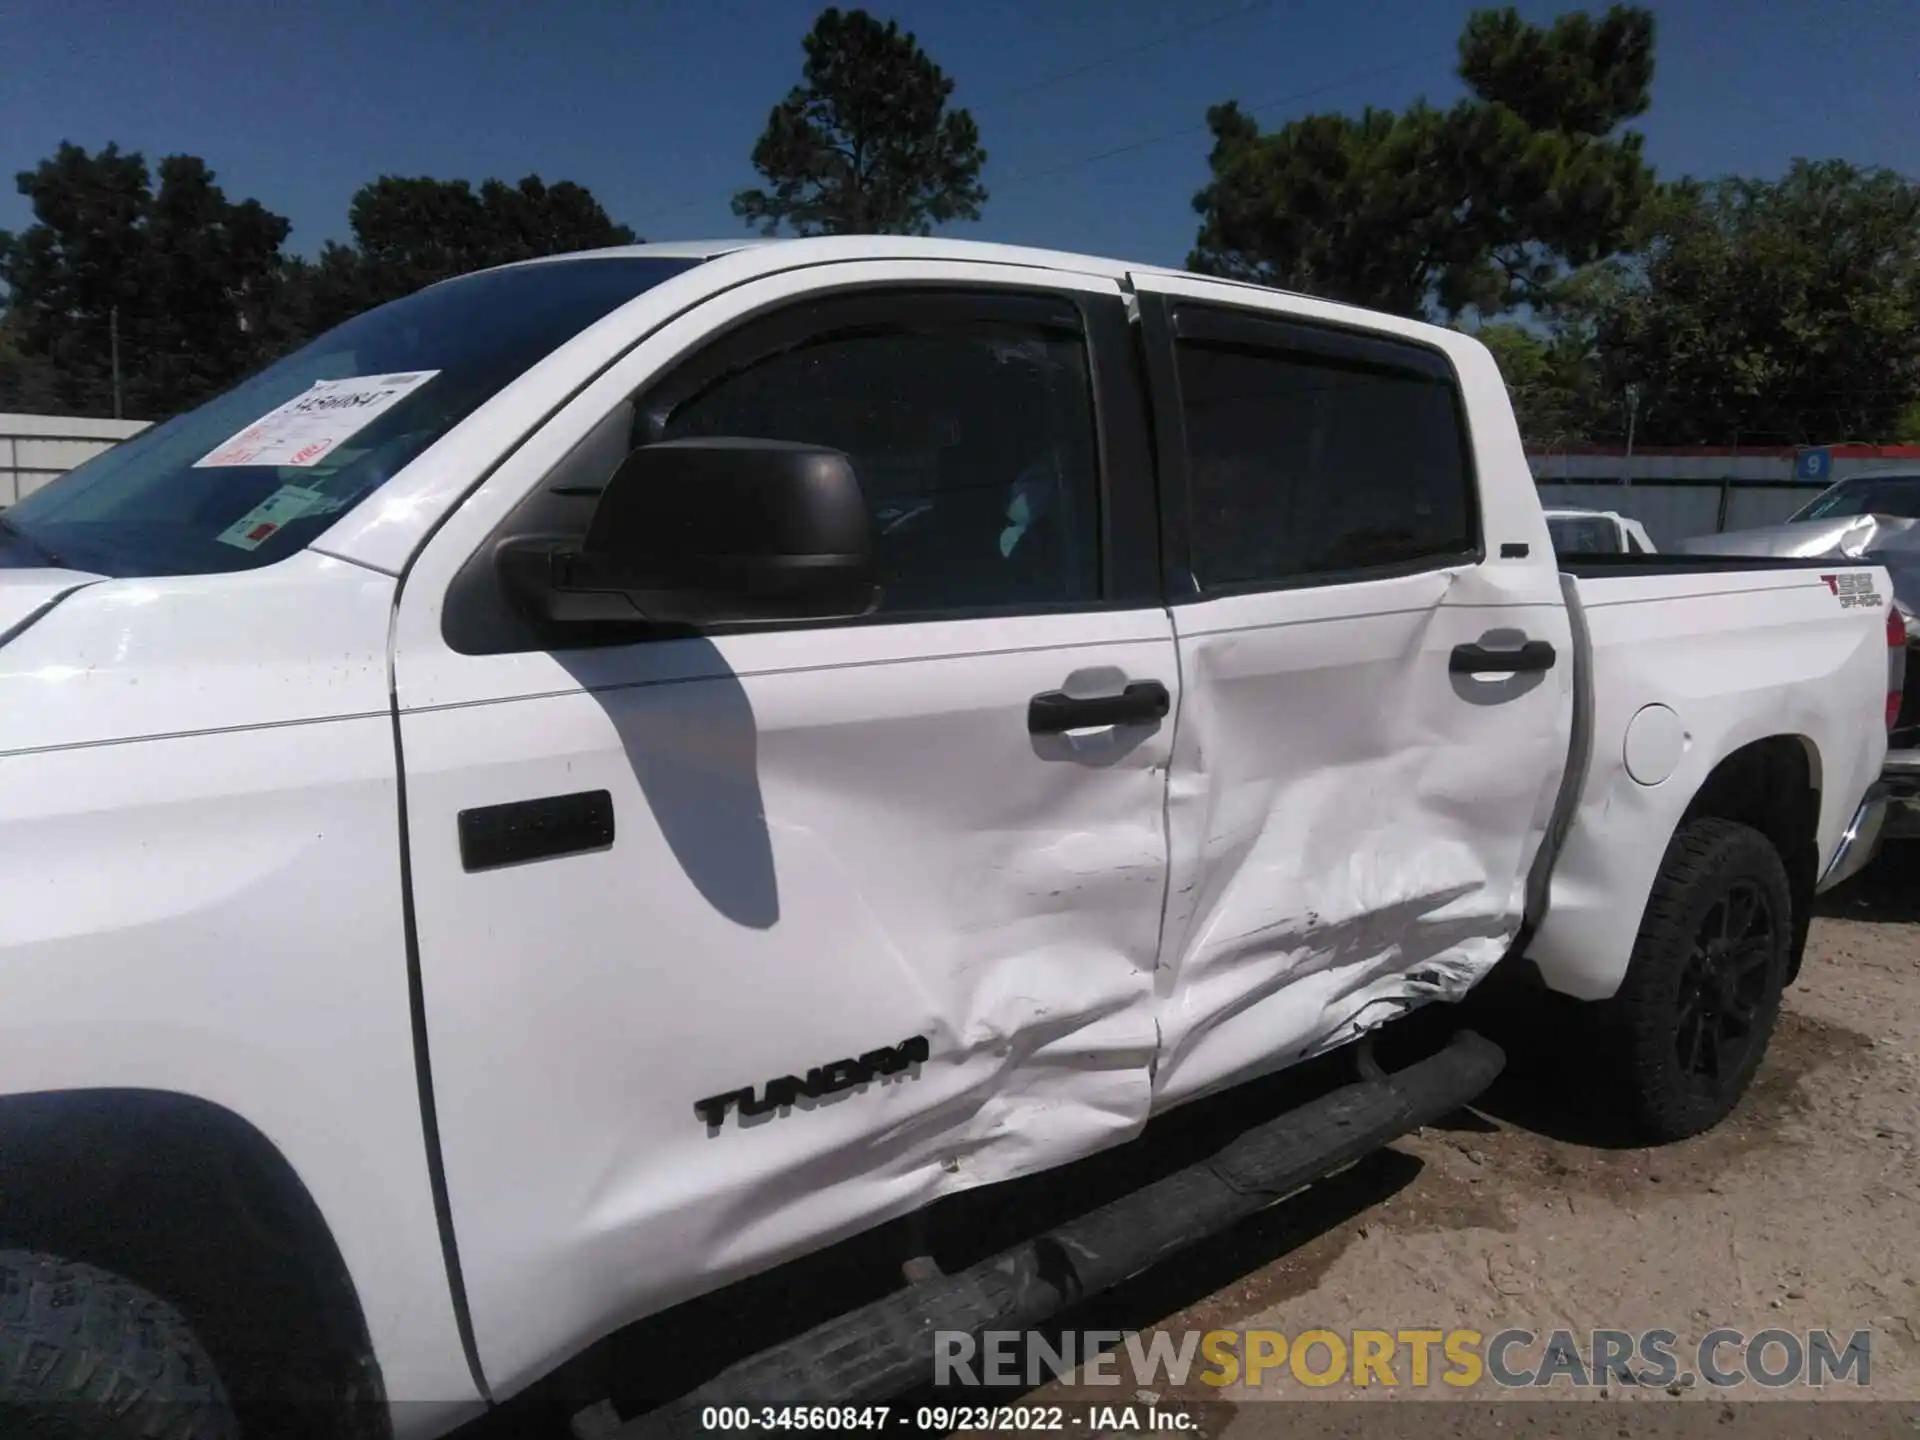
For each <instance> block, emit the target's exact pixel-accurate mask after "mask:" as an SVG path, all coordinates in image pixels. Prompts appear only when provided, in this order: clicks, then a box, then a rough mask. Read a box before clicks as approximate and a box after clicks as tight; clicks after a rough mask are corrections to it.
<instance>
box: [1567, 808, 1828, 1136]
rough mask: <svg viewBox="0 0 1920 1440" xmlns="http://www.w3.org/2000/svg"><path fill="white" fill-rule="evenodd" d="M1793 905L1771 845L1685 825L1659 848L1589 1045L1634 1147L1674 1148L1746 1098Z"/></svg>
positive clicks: (1716, 827)
mask: <svg viewBox="0 0 1920 1440" xmlns="http://www.w3.org/2000/svg"><path fill="white" fill-rule="evenodd" d="M1792 948H1793V898H1792V890H1791V888H1790V887H1789V885H1788V882H1787V872H1786V867H1785V866H1784V865H1783V864H1782V863H1781V859H1780V853H1779V851H1777V850H1776V849H1775V848H1774V846H1773V842H1772V841H1770V840H1768V839H1767V837H1766V836H1764V835H1762V834H1761V833H1760V832H1759V831H1757V830H1755V829H1753V828H1751V827H1750V826H1746V825H1740V824H1736V823H1735V822H1733V821H1731V820H1718V819H1706V820H1696V821H1694V822H1693V823H1692V824H1690V825H1687V826H1685V827H1684V828H1683V829H1682V830H1681V831H1680V832H1679V833H1678V834H1677V835H1675V836H1674V838H1673V841H1672V843H1671V844H1670V845H1668V847H1667V853H1666V858H1665V859H1664V860H1663V861H1662V862H1661V866H1660V873H1659V875H1658V876H1657V877H1656V879H1655V880H1654V884H1653V893H1652V895H1651V896H1650V897H1649V899H1648V901H1647V910H1646V914H1645V916H1644V917H1643V918H1642V920H1641V922H1640V934H1639V937H1638V938H1637V939H1636V940H1635V942H1634V947H1633V956H1632V959H1631V960H1630V961H1629V962H1628V965H1627V973H1626V977H1625V979H1624V980H1623V981H1622V982H1621V985H1620V989H1619V991H1618V993H1616V994H1615V995H1614V996H1613V998H1612V999H1610V1000H1607V1001H1603V1002H1601V1004H1600V1005H1599V1006H1598V1007H1597V1013H1596V1015H1595V1017H1594V1018H1595V1019H1596V1020H1597V1021H1598V1022H1599V1025H1598V1039H1599V1043H1600V1045H1601V1046H1602V1047H1603V1048H1602V1053H1603V1056H1604V1057H1605V1058H1606V1059H1608V1060H1610V1061H1612V1062H1613V1063H1612V1066H1611V1068H1612V1069H1613V1071H1614V1074H1615V1076H1616V1078H1617V1083H1618V1085H1619V1087H1620V1088H1619V1098H1620V1101H1621V1103H1622V1106H1623V1109H1624V1111H1625V1117H1626V1119H1627V1120H1628V1122H1629V1124H1630V1125H1631V1126H1632V1128H1633V1130H1634V1132H1635V1134H1636V1136H1637V1137H1638V1138H1642V1139H1645V1140H1647V1141H1649V1142H1654V1143H1658V1142H1662V1141H1669V1140H1680V1139H1684V1138H1685V1137H1687V1136H1689V1135H1697V1134H1699V1133H1700V1132H1701V1131H1703V1130H1710V1129H1712V1128H1713V1127H1714V1126H1715V1125H1717V1124H1719V1123H1720V1121H1722V1120H1723V1119H1725V1118H1726V1117H1727V1115H1728V1114H1729V1113H1730V1112H1731V1111H1732V1110H1733V1108H1734V1106H1735V1105H1737V1104H1738V1103H1739V1101H1740V1097H1741V1096H1742V1095H1744V1094H1745V1093H1746V1090H1747V1086H1748V1085H1749V1084H1750V1083H1751V1082H1752V1080H1753V1076H1754V1072H1755V1071H1756V1070H1757V1069H1759V1066H1760V1060H1761V1057H1762V1056H1764V1055H1765V1054H1766V1049H1767V1042H1768V1040H1769V1039H1770V1038H1771V1037H1772V1035H1773V1028H1774V1023H1775V1021H1776V1020H1777V1019H1778V1018H1779V1014H1780V992H1781V990H1782V989H1783V988H1784V987H1785V984H1786V976H1787V968H1788V965H1789V963H1790V961H1791V956H1792Z"/></svg>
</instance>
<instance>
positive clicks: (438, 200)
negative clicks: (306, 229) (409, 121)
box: [299, 175, 635, 329]
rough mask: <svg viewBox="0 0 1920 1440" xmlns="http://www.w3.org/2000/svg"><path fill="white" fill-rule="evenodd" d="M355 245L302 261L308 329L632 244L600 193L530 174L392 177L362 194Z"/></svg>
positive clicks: (355, 214) (354, 221)
mask: <svg viewBox="0 0 1920 1440" xmlns="http://www.w3.org/2000/svg"><path fill="white" fill-rule="evenodd" d="M348 223H349V224H350V225H351V227H352V230H353V241H354V243H353V244H352V245H351V246H346V245H340V244H337V243H334V242H329V243H328V244H327V245H326V246H324V247H323V248H322V250H321V252H320V256H319V259H318V260H317V261H316V262H315V263H314V264H312V265H310V266H305V267H302V269H301V271H300V273H299V280H300V284H301V286H302V288H303V289H304V291H305V296H304V306H305V310H306V328H309V329H324V328H325V327H326V326H328V325H331V324H335V323H337V322H338V321H340V320H343V319H345V318H347V317H348V316H351V315H354V314H357V313H359V312H360V311H361V310H365V309H367V308H369V307H370V306H373V305H378V304H381V303H383V302H385V301H388V300H395V299H398V298H399V297H400V296H402V295H409V294H411V293H412V292H414V291H415V290H418V289H420V288H421V287H423V286H426V285H431V284H433V283H435V282H436V281H439V280H446V279H449V278H451V277H452V276H455V275H463V274H465V273H467V272H468V271H470V270H482V269H485V268H487V267H488V266H491V265H505V264H508V263H510V262H512V261H515V260H530V259H533V258H535V257H537V256H541V255H562V254H566V253H568V252H570V251H574V250H592V249H596V248H600V247H603V246H608V245H630V244H632V243H633V242H634V238H635V237H634V233H633V231H632V230H630V229H629V228H627V227H626V226H625V225H617V224H615V223H614V222H613V221H612V220H611V219H610V218H609V217H608V215H607V212H606V211H605V210H604V209H602V208H601V205H600V202H599V201H598V200H596V199H595V198H594V196H593V192H592V191H590V190H588V189H587V188H586V187H584V186H582V185H576V184H574V183H573V182H572V181H570V180H562V181H560V182H559V183H558V184H554V185H548V184H547V183H546V182H545V181H544V180H542V179H541V178H540V177H539V176H538V175H529V176H527V177H526V178H525V179H523V180H521V181H520V182H519V183H518V184H516V185H508V184H506V183H505V182H503V181H500V180H487V181H485V182H483V183H482V184H481V186H480V188H479V190H478V191H475V190H474V188H473V186H472V185H471V184H469V183H468V182H467V181H465V180H435V179H432V178H430V177H426V176H421V177H417V178H409V177H402V176H397V175H382V176H381V177H380V178H379V179H377V180H374V181H372V182H371V183H369V184H366V185H363V186H361V187H360V189H359V190H358V191H356V192H355V193H354V197H353V202H352V205H351V206H350V208H349V210H348Z"/></svg>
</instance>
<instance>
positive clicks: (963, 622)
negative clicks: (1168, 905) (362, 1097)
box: [395, 262, 1179, 1389]
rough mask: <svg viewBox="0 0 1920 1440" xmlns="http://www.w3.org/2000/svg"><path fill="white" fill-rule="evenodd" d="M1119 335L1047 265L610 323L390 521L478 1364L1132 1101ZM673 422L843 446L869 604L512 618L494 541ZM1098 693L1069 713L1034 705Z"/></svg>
mask: <svg viewBox="0 0 1920 1440" xmlns="http://www.w3.org/2000/svg"><path fill="white" fill-rule="evenodd" d="M1128 342H1129V336H1128V332H1127V321H1126V315H1125V310H1124V307H1123V304H1122V300H1121V296H1120V293H1119V290H1118V287H1117V285H1115V284H1114V283H1113V282H1112V281H1111V280H1105V279H1099V278H1096V277H1091V276H1087V277H1081V276H1076V275H1072V274H1063V273H1058V272H1040V271H1027V270H1022V269H1019V268H1017V267H1008V266H997V265H996V266H987V265H971V264H941V263H933V264H929V263H916V264H912V265H904V264H900V263H897V262H886V263H879V262H876V263H864V264H858V265H836V266H824V267H820V266H816V267H813V268H810V269H808V270H805V271H802V272H796V273H795V274H793V275H790V276H775V277H772V278H769V279H764V280H761V281H757V282H754V283H752V284H748V285H745V286H741V287H738V288H735V289H733V290H730V291H728V292H726V293H725V294H724V295H722V296H719V297H716V298H714V299H711V300H709V301H707V302H706V303H705V304H703V305H701V306H698V307H696V308H695V309H694V310H693V311H692V312H691V313H690V314H689V315H687V316H684V317H682V318H681V319H680V320H677V321H675V322H673V323H672V324H670V325H669V326H668V327H666V328H665V329H664V330H661V331H659V332H657V333H656V334H654V335H653V336H651V337H649V338H647V339H646V340H645V341H644V342H643V343H642V344H640V345H639V347H638V348H637V349H635V350H634V351H632V352H631V353H630V354H629V355H628V357H627V358H626V359H624V360H622V361H621V362H619V364H618V365H617V366H616V367H615V368H614V369H613V370H611V371H610V372H608V373H607V374H606V375H605V376H603V377H601V378H600V379H599V380H597V381H595V382H594V383H593V384H591V385H590V386H588V388H586V389H585V390H584V391H583V392H582V393H581V394H580V395H579V397H578V398H577V399H575V400H574V401H573V402H571V403H570V404H569V405H568V406H567V407H566V408H564V409H563V410H562V411H561V412H560V413H559V414H558V415H556V416H555V418H554V419H552V420H551V421H550V422H549V424H548V425H547V426H546V427H545V429H544V430H542V431H541V432H540V433H539V434H538V435H536V436H535V437H534V439H533V440H531V441H530V442H529V443H528V444H527V445H526V446H525V447H523V448H522V449H521V450H520V451H519V452H517V453H516V454H515V455H513V456H511V457H509V458H508V459H507V460H506V461H505V462H504V463H503V464H502V465H501V466H500V468H499V469H498V470H497V471H496V472H495V473H494V474H493V475H492V476H491V477H490V478H489V479H488V480H487V481H486V482H485V483H484V485H483V486H482V487H481V488H480V489H479V490H478V491H477V492H476V493H475V494H474V495H473V496H472V497H470V498H469V499H468V501H467V502H466V503H465V504H464V505H463V506H462V508H461V509H460V510H459V511H458V512H457V513H456V514H455V516H454V517H453V518H452V520H451V521H449V523H448V524H447V525H446V526H445V528H444V529H443V530H442V531H440V532H439V534H437V535H436V536H435V537H434V538H433V539H432V540H431V541H430V542H429V544H428V546H427V548H426V549H425V550H424V551H423V553H422V556H421V558H420V560H419V562H418V564H417V565H416V567H415V569H414V571H413V573H412V574H411V575H409V577H408V578H407V580H406V582H405V588H404V591H403V594H402V599H401V602H400V614H399V617H398V622H397V624H398V629H397V642H396V656H395V673H396V684H397V703H398V709H399V731H400V741H401V746H402V751H403V763H404V767H405V777H406V824H407V843H408V849H407V854H408V858H409V863H410V872H411V882H412V893H413V903H414V911H415V916H416V924H417V929H418V953H419V967H420V976H421V991H422V999H423V1005H424V1013H425V1020H426V1030H427V1039H428V1042H429V1050H430V1055H431V1065H432V1081H433V1095H434V1100H435V1105H436V1107H437V1119H438V1128H439V1138H440V1147H441V1151H442V1154H443V1157H444V1165H445V1173H446V1184H447V1191H448V1195H449V1200H450V1206H451V1212H452V1228H453V1231H454V1234H455V1237H456V1238H457V1242H458V1248H459V1256H460V1266H461V1271H462V1274H463V1276H464V1279H465V1285H466V1292H467V1295H468V1298H469V1303H470V1308H471V1314H472V1325H473V1332H474V1336H475V1339H476V1342H477V1350H478V1353H479V1359H480V1362H481V1365H482V1367H483V1369H484V1371H485V1373H486V1375H487V1377H488V1379H489V1381H490V1382H491V1383H492V1384H493V1386H494V1387H495V1388H496V1389H503V1388H511V1387H513V1386H515V1385H517V1384H519V1383H522V1382H524V1381H525V1380H527V1379H528V1378H530V1377H531V1376H533V1375H535V1374H537V1373H539V1372H540V1371H541V1370H543V1369H544V1368H545V1367H547V1366H548V1365H550V1364H552V1363H553V1362H554V1361H556V1360H557V1359H558V1358H560V1357H562V1356H564V1355H566V1354H568V1353H571V1352H572V1351H573V1350H574V1349H576V1348H577V1347H579V1346H580V1345H581V1344H583V1343H585V1342H587V1341H590V1340H591V1339H593V1338H594V1337H595V1336H597V1335H599V1334H602V1333H605V1332H606V1331H608V1330H609V1329H611V1328H613V1327H614V1326H616V1325H618V1324H620V1323H623V1322H625V1321H628V1320H631V1319H634V1318H637V1317H638V1316H639V1315H641V1314H643V1313H646V1312H650V1311H654V1310H658V1309H661V1308H664V1307H665V1306H668V1305H670V1304H672V1303H674V1302H676V1301H679V1300H681V1299H683V1298H687V1297H689V1296H691V1295H693V1294H696V1293H699V1292H701V1291H704V1290H707V1289H711V1288H714V1287H715V1286H717V1285H719V1284H721V1283H724V1282H725V1281H727V1280H729V1279H732V1278H734V1277H737V1276H741V1275H743V1274H746V1273H749V1272H752V1271H754V1270H757V1269H762V1268H765V1267H767V1266H768V1265H770V1264H773V1263H775V1262H777V1261H779V1260H781V1259H783V1258H785V1257H787V1256H789V1255H792V1254H795V1253H797V1252H801V1251H804V1250H807V1249H810V1248H813V1247H815V1246H817V1245H819V1244H821V1243H824V1242H826V1241H829V1240H832V1239H835V1238H838V1237H841V1236H844V1235H847V1234H850V1233H853V1232H855V1231H857V1230H860V1229H862V1228H864V1227H866V1226H868V1225H871V1224H873V1223H875V1222H877V1221H879V1220H881V1219H884V1218H887V1217H889V1216H892V1215H897V1214H900V1213H903V1212H906V1211H908V1210H911V1209H914V1208H917V1207H919V1206H921V1205H923V1204H925V1203H926V1202H928V1201H930V1200H931V1199H933V1198H935V1197H937V1196H939V1195H940V1194H943V1193H945V1192H948V1191H952V1190H955V1189H958V1188H961V1187H965V1186H969V1185H973V1184H978V1183H981V1182H984V1181H991V1180H996V1179H1000V1178H1002V1177H1006V1176H1011V1175H1015V1174H1019V1173H1023V1172H1026V1171H1030V1170H1034V1169H1037V1168H1042V1167H1045V1166H1048V1165H1052V1164H1055V1163H1058V1162H1060V1161H1063V1160H1067V1159H1069V1158H1072V1157H1075V1156H1078V1155H1081V1154H1083V1153H1086V1152H1088V1151H1091V1150H1093V1149H1096V1148H1099V1147H1101V1146H1104V1145H1106V1144H1108V1143H1111V1142H1113V1141H1116V1140H1118V1139H1122V1138H1125V1137H1127V1136H1129V1135H1131V1134H1133V1133H1134V1132H1135V1131H1136V1130H1137V1129H1138V1128H1139V1127H1140V1126H1141V1125H1142V1124H1143V1123H1144V1120H1145V1118H1146V1115H1147V1111H1148V1107H1149V1103H1150V1097H1151V1079H1150V1067H1151V1064H1152V1060H1153V1056H1154V1048H1155V1029H1154V1015H1153V1009H1154V999H1153V968H1154V963H1155V956H1156V948H1157V945H1158V939H1159V925H1160V912H1161V905H1162V901H1163V898H1164V894H1165V887H1166V878H1167V856H1166V848H1165V836H1164V831H1163V828H1162V826H1163V805H1164V799H1165V792H1164V779H1165V767H1166V764H1167V762H1168V760H1169V758H1170V755H1171V732H1172V723H1173V720H1172V711H1173V707H1175V706H1176V705H1177V704H1178V701H1179V695H1178V669H1177V667H1176V664H1175V653H1174V644H1173V637H1172V632H1171V625H1170V621H1169V619H1168V616H1167V614H1166V611H1165V609H1164V608H1163V607H1162V606H1161V605H1160V603H1159V601H1158V593H1157V583H1158V582H1157V576H1156V574H1155V572H1154V560H1153V544H1152V541H1153V535H1152V523H1153V522H1152V510H1151V506H1152V498H1151V497H1152V482H1151V472H1150V457H1149V455H1148V453H1147V444H1146V433H1147V431H1146V425H1145V420H1144V413H1143V408H1142V402H1141V399H1140V397H1139V396H1138V395H1136V394H1135V393H1134V392H1133V390H1132V388H1131V386H1132V376H1133V373H1134V372H1133V370H1132V368H1131V355H1130V352H1129V351H1128V350H1127V349H1126V346H1127V344H1128ZM695 435H729V436H753V437H759V438H769V439H781V440H795V441H808V442H814V443H822V444H827V445H831V446H834V447H836V448H839V449H843V450H845V451H846V452H847V453H848V454H849V455H851V457H852V458H853V462H854V465H855V468H856V470H857V472H858V474H859V476H860V477H861V480H862V483H863V487H864V488H865V490H866V494H867V499H868V503H869V506H870V508H871V510H872V511H873V515H874V526H875V533H876V535H877V537H878V538H877V541H876V544H877V550H878V555H879V559H880V563H881V568H882V571H883V581H884V584H885V587H886V598H885V601H884V603H883V606H882V609H881V612H880V613H879V614H877V615H876V616H874V617H872V618H871V619H870V620H866V621H861V622H854V623H841V624H836V625H827V626H817V627H810V628H801V629H784V630H763V631H760V632H749V633H732V634H726V635H716V636H711V637H700V638H669V637H648V636H644V635H637V636H627V637H625V638H622V639H621V640H620V641H619V643H609V644H604V645H599V646H594V647H591V648H572V649H557V648H552V647H551V645H550V643H548V642H546V641H543V640H542V638H541V637H540V636H539V635H538V634H537V633H534V632H532V631H531V630H530V629H529V628H528V625H527V623H526V622H525V621H524V620H523V619H522V618H521V617H520V616H519V614H518V612H517V611H515V610H514V608H513V606H512V605H511V604H510V603H509V602H508V600H507V599H506V597H505V595H504V593H503V592H502V591H501V590H500V589H499V587H498V586H497V584H496V583H495V581H494V579H493V576H492V572H491V569H490V566H489V563H488V557H489V555H490V554H491V551H492V547H493V546H494V545H495V544H496V543H497V542H498V541H499V540H501V539H502V538H503V537H504V536H506V535H508V534H512V533H547V534H552V533H567V532H568V531H569V530H571V531H572V532H574V533H578V531H579V530H580V529H583V528H584V524H585V520H586V517H587V515H588V514H589V513H590V512H591V509H592V504H593V491H594V489H595V487H596V486H598V485H600V484H603V483H604V482H605V480H606V478H607V476H608V475H609V474H610V473H611V471H612V469H613V467H614V466H615V465H616V464H617V463H618V462H619V460H620V459H621V458H622V457H623V456H624V455H625V454H626V453H627V451H628V449H629V448H630V447H631V446H633V445H636V444H643V443H648V442H650V441H654V440H662V439H671V438H676V437H681V436H695ZM1130 687H1131V688H1130ZM1127 693H1130V694H1132V695H1133V696H1135V697H1136V699H1137V700H1138V701H1139V704H1138V705H1137V706H1135V712H1137V713H1132V714H1131V718H1125V719H1121V720H1120V721H1119V722H1118V723H1109V724H1105V725H1104V726H1095V727H1092V728H1088V727H1087V726H1085V725H1079V726H1071V727H1069V728H1068V729H1067V730H1065V731H1056V730H1054V729H1052V728H1051V725H1050V722H1048V721H1047V720H1046V719H1045V718H1044V717H1045V716H1046V715H1047V714H1048V713H1050V712H1049V711H1048V709H1047V706H1046V705H1045V704H1043V705H1041V706H1040V707H1037V708H1036V707H1034V706H1033V704H1032V702H1033V701H1034V699H1035V697H1036V696H1056V697H1064V701H1065V703H1067V704H1068V706H1069V708H1071V706H1072V704H1073V703H1074V702H1077V701H1079V700H1084V699H1087V698H1093V697H1101V696H1115V695H1121V694H1127ZM1030 714H1038V715H1040V716H1042V719H1041V720H1040V721H1038V722H1033V721H1032V720H1031V719H1030Z"/></svg>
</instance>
